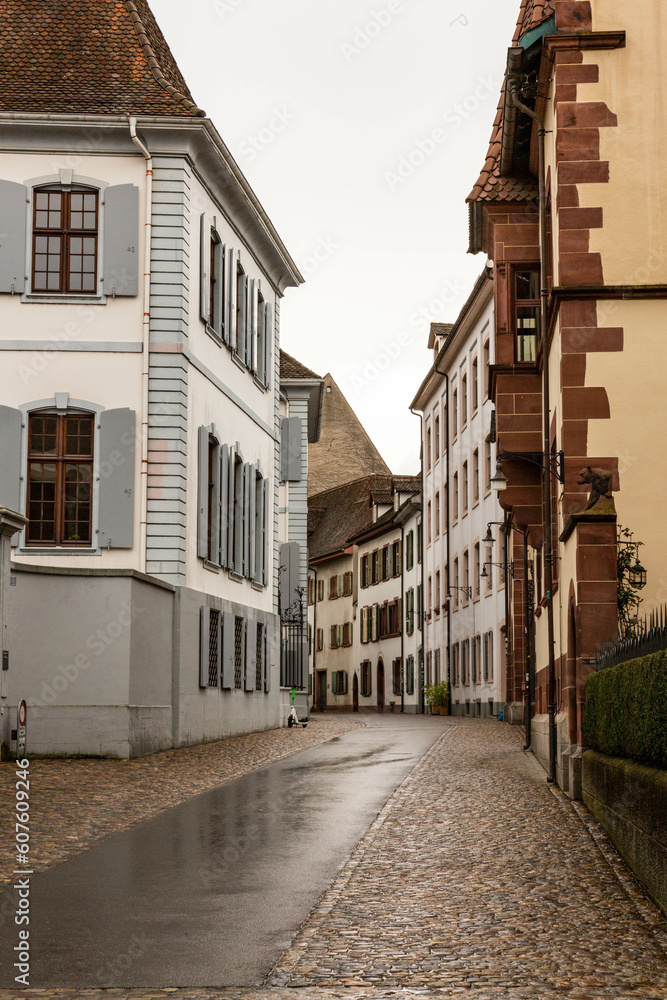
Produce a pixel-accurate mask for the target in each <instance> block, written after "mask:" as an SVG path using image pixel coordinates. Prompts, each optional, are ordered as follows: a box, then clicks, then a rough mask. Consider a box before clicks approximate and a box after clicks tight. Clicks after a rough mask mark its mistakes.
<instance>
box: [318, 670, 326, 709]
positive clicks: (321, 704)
mask: <svg viewBox="0 0 667 1000" xmlns="http://www.w3.org/2000/svg"><path fill="white" fill-rule="evenodd" d="M315 704H316V705H317V710H318V712H326V710H327V672H326V670H318V671H317V677H316V679H315Z"/></svg>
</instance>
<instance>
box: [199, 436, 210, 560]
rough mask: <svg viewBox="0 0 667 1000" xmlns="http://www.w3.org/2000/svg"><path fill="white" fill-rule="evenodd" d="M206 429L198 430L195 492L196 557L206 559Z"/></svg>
mask: <svg viewBox="0 0 667 1000" xmlns="http://www.w3.org/2000/svg"><path fill="white" fill-rule="evenodd" d="M208 434H209V432H208V427H200V428H199V475H198V490H197V555H198V556H199V557H200V558H201V559H206V558H207V557H208Z"/></svg>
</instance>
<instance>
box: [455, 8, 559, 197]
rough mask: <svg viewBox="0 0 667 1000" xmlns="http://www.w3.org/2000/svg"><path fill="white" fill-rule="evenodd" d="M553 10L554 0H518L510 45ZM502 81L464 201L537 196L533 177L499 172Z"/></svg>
mask: <svg viewBox="0 0 667 1000" xmlns="http://www.w3.org/2000/svg"><path fill="white" fill-rule="evenodd" d="M554 11H555V2H554V0H521V9H520V11H519V17H518V20H517V25H516V30H515V32H514V38H513V40H512V45H518V44H519V42H520V41H521V39H522V38H523V36H524V35H525V34H526V32H528V31H531V30H532V29H533V28H536V27H537V26H538V25H540V24H541V23H542V21H545V20H546V19H547V18H548V17H551V15H552V14H553V13H554ZM504 106H505V82H504V81H503V86H502V89H501V91H500V101H499V103H498V110H497V112H496V117H495V120H494V122H493V129H492V131H491V142H490V144H489V151H488V153H487V154H486V160H485V161H484V166H483V168H482V172H481V174H480V175H479V178H478V179H477V183H476V184H475V186H474V187H473V189H472V191H471V192H470V194H469V195H468V201H532V200H534V199H536V198H537V196H538V191H537V182H536V181H535V179H534V178H533V177H501V176H500V144H501V139H502V131H503V108H504Z"/></svg>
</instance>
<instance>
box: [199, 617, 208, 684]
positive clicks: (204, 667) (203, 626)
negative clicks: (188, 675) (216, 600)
mask: <svg viewBox="0 0 667 1000" xmlns="http://www.w3.org/2000/svg"><path fill="white" fill-rule="evenodd" d="M208 629H209V609H208V608H200V609H199V687H200V688H207V687H208V635H209V633H208Z"/></svg>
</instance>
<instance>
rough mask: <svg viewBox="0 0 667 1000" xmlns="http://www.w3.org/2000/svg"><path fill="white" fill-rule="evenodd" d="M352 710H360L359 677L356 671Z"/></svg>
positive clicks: (353, 682)
mask: <svg viewBox="0 0 667 1000" xmlns="http://www.w3.org/2000/svg"><path fill="white" fill-rule="evenodd" d="M352 711H353V712H358V711H359V678H358V677H357V674H356V671H355V674H354V680H353V681H352Z"/></svg>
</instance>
